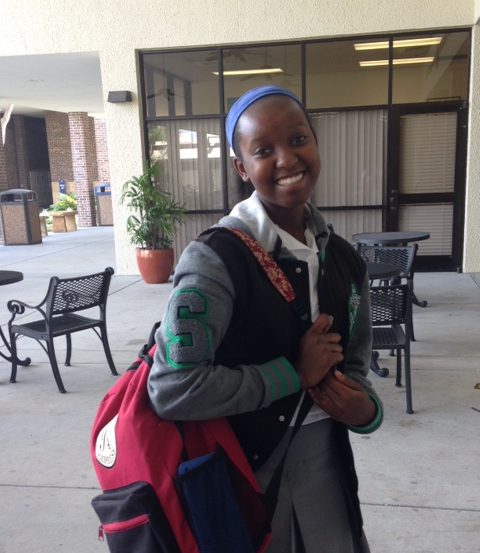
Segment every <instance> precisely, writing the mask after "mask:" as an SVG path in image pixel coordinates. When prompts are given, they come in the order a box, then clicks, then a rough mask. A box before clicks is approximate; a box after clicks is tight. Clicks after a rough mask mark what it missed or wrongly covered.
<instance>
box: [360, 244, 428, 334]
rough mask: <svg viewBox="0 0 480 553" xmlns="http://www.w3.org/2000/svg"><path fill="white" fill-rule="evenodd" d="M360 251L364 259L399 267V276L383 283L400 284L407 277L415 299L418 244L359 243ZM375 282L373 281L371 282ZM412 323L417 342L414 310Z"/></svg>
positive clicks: (411, 329) (411, 328)
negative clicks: (414, 265)
mask: <svg viewBox="0 0 480 553" xmlns="http://www.w3.org/2000/svg"><path fill="white" fill-rule="evenodd" d="M357 250H358V253H359V254H360V256H361V257H362V259H363V260H364V261H371V262H374V263H388V264H389V265H394V266H395V267H397V269H398V276H395V277H393V278H392V279H388V280H384V279H382V280H381V282H382V284H399V283H400V282H401V280H402V279H406V280H407V281H409V282H410V283H411V286H412V294H411V299H412V302H413V300H414V295H413V274H414V271H413V264H414V263H415V257H416V255H417V250H418V244H411V245H409V246H367V245H365V244H358V247H357ZM371 284H373V282H371ZM422 304H423V305H422V306H421V307H425V306H426V304H427V302H426V301H425V302H422ZM409 325H410V337H411V340H412V342H415V332H414V330H413V310H412V311H411V318H410V321H409Z"/></svg>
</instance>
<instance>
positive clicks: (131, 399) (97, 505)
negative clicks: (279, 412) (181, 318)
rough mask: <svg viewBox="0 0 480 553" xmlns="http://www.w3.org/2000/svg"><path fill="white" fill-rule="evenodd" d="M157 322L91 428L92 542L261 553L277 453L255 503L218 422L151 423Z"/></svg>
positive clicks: (237, 452) (240, 460) (132, 549)
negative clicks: (95, 529)
mask: <svg viewBox="0 0 480 553" xmlns="http://www.w3.org/2000/svg"><path fill="white" fill-rule="evenodd" d="M234 232H235V234H236V235H237V236H239V238H241V239H242V240H243V241H244V242H245V243H246V244H247V246H248V247H249V248H250V250H251V251H252V252H253V254H254V255H255V256H256V258H257V260H258V262H259V263H260V265H261V266H262V267H263V269H264V270H265V271H266V272H267V275H268V276H269V278H270V280H271V281H272V283H273V284H274V285H275V287H276V288H277V290H278V291H279V292H280V293H281V294H282V296H283V297H284V298H285V299H286V301H288V302H292V303H293V300H294V299H295V294H294V292H293V289H292V288H291V286H290V283H289V282H288V280H287V279H286V277H285V276H284V275H283V273H282V271H281V270H280V268H279V267H278V266H277V265H276V264H275V262H274V261H273V260H272V259H271V258H270V257H269V256H268V254H267V253H266V252H264V251H263V250H262V249H261V247H260V246H259V245H258V244H257V243H256V242H255V241H254V240H252V239H251V238H250V237H248V236H247V235H245V234H244V233H242V232H241V231H234ZM294 309H295V307H294ZM159 324H160V323H157V325H155V327H154V329H153V330H152V333H151V335H150V340H149V343H148V344H146V345H145V346H144V348H143V350H142V351H141V352H140V354H139V357H138V358H137V359H136V360H135V362H134V363H133V364H132V366H131V367H130V368H129V369H128V370H127V371H126V372H125V373H124V374H123V375H122V376H121V377H120V378H119V380H118V381H117V382H116V383H115V384H114V385H113V386H112V388H111V389H110V390H109V391H108V392H107V393H106V395H105V396H104V398H103V399H102V401H101V403H100V405H99V407H98V410H97V413H96V416H95V419H94V422H93V427H92V431H91V436H90V454H91V458H92V462H93V465H94V469H95V472H96V475H97V478H98V481H99V483H100V487H101V489H102V490H103V493H102V494H100V495H98V496H96V497H95V498H94V499H93V500H92V506H93V508H94V509H95V512H96V513H97V515H98V517H99V519H100V522H101V525H100V528H99V539H100V540H103V539H104V538H105V536H106V538H107V543H108V546H109V549H110V551H111V552H112V553H120V552H121V553H219V552H221V553H225V552H227V551H228V553H261V552H262V551H263V550H264V549H265V547H266V545H267V543H268V541H269V539H270V536H271V526H270V522H271V518H272V516H273V511H274V509H275V506H276V497H277V494H278V488H279V485H280V479H281V474H282V470H283V465H284V461H285V457H286V453H285V455H284V458H283V459H282V461H281V462H280V464H279V466H278V468H277V471H276V472H275V475H274V477H273V478H272V481H271V483H270V485H269V486H268V489H267V491H266V492H265V494H264V495H262V494H261V492H260V489H259V487H258V484H257V481H256V479H255V476H254V474H253V472H252V469H251V467H250V465H249V463H248V461H247V459H246V457H245V455H244V453H243V450H242V448H241V447H240V445H239V443H238V441H237V439H236V437H235V434H234V433H233V431H232V429H231V427H230V424H229V422H228V420H227V419H226V418H219V419H214V420H205V421H195V422H191V421H188V422H182V423H178V422H174V421H167V420H163V419H160V418H159V417H158V416H157V415H156V413H155V412H154V411H153V409H152V408H151V406H150V403H149V397H148V391H147V378H148V374H149V371H150V367H151V365H152V362H153V359H152V357H153V353H154V351H155V347H156V346H155V341H154V333H155V330H156V329H157V328H158V325H159ZM306 397H307V398H308V396H306ZM304 404H305V407H304V408H303V409H302V413H304V414H306V411H307V410H308V405H306V402H304ZM303 416H304V415H300V414H299V416H298V417H297V421H296V424H295V428H294V431H293V432H292V436H291V439H290V442H291V440H292V439H293V437H294V435H295V433H296V430H297V429H298V428H299V426H300V424H301V422H302V420H303ZM199 463H200V466H199V467H196V466H195V467H192V466H191V465H192V464H194V465H197V464H199ZM179 467H180V469H179ZM183 467H186V469H185V470H183ZM205 467H206V469H205ZM180 472H185V474H184V475H180V474H179V473H180ZM191 478H193V480H192V479H191ZM199 478H200V480H198V479H199ZM198 482H200V484H199V483H198ZM215 493H218V496H214V494H215ZM197 500H200V501H201V502H202V504H201V505H196V503H198V501H197ZM226 515H228V517H226ZM207 526H210V528H209V529H208V531H207V528H206V527H207ZM205 532H207V535H205ZM208 532H209V533H208ZM214 542H215V543H214Z"/></svg>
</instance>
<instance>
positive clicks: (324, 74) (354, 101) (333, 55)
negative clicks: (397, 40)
mask: <svg viewBox="0 0 480 553" xmlns="http://www.w3.org/2000/svg"><path fill="white" fill-rule="evenodd" d="M358 42H360V41H358V40H339V41H334V42H319V43H315V44H307V46H306V106H307V109H323V108H339V107H350V106H375V105H384V104H386V103H387V101H388V66H384V67H382V66H380V67H368V68H365V67H364V66H363V65H361V62H363V61H365V60H368V59H369V58H370V55H369V51H368V50H362V49H361V47H360V49H357V48H358V45H357V43H358ZM387 45H388V42H387ZM387 52H388V48H387Z"/></svg>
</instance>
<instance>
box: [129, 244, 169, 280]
mask: <svg viewBox="0 0 480 553" xmlns="http://www.w3.org/2000/svg"><path fill="white" fill-rule="evenodd" d="M136 255H137V265H138V270H139V271H140V274H141V275H142V278H143V280H144V281H145V282H146V283H147V284H162V283H163V282H167V280H168V279H169V278H170V275H171V274H172V270H173V259H174V258H173V249H167V250H142V249H138V250H136Z"/></svg>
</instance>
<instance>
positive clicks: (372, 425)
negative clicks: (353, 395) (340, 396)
mask: <svg viewBox="0 0 480 553" xmlns="http://www.w3.org/2000/svg"><path fill="white" fill-rule="evenodd" d="M368 396H369V397H370V398H371V399H372V401H373V403H375V406H376V408H377V411H376V413H375V416H374V417H373V419H372V420H371V421H370V422H369V423H368V424H366V425H365V426H349V427H348V428H349V430H351V431H352V432H355V433H356V434H371V433H372V432H374V431H375V430H376V429H377V428H378V427H379V426H380V424H381V423H382V420H383V409H382V406H381V404H380V402H379V401H378V399H377V398H376V397H375V396H373V395H372V394H368Z"/></svg>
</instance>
